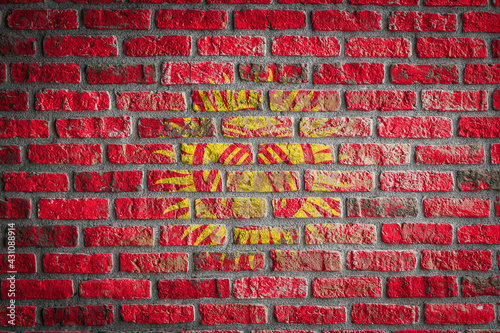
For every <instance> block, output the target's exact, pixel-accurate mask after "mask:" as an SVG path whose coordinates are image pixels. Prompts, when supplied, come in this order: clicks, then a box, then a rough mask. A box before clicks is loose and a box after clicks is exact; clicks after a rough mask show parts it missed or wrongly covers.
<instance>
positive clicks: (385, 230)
mask: <svg viewBox="0 0 500 333" xmlns="http://www.w3.org/2000/svg"><path fill="white" fill-rule="evenodd" d="M452 240H453V227H452V225H451V224H446V223H402V224H399V223H384V224H383V225H382V242H384V243H386V244H440V245H449V244H451V242H452Z"/></svg>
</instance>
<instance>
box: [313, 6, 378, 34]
mask: <svg viewBox="0 0 500 333" xmlns="http://www.w3.org/2000/svg"><path fill="white" fill-rule="evenodd" d="M312 21H313V29H314V30H316V31H374V30H382V15H380V13H379V12H374V11H368V10H363V11H357V12H344V11H341V10H323V11H314V12H313V16H312Z"/></svg>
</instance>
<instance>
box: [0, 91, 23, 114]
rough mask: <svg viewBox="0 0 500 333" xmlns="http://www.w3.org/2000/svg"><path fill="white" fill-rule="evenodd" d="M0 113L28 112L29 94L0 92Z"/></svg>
mask: <svg viewBox="0 0 500 333" xmlns="http://www.w3.org/2000/svg"><path fill="white" fill-rule="evenodd" d="M0 111H28V93H27V92H26V91H17V90H0Z"/></svg>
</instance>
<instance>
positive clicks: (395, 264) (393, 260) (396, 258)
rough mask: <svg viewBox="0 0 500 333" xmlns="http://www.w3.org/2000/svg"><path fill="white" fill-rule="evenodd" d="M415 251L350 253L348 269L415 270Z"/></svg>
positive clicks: (379, 270)
mask: <svg viewBox="0 0 500 333" xmlns="http://www.w3.org/2000/svg"><path fill="white" fill-rule="evenodd" d="M416 262H417V257H416V254H415V252H414V251H390V250H378V251H349V254H348V257H347V265H346V266H347V269H349V270H352V271H375V272H403V271H411V270H414V269H415V266H416Z"/></svg>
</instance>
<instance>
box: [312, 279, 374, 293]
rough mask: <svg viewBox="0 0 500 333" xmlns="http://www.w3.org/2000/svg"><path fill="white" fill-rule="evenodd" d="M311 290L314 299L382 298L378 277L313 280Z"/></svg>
mask: <svg viewBox="0 0 500 333" xmlns="http://www.w3.org/2000/svg"><path fill="white" fill-rule="evenodd" d="M312 288H313V297H316V298H349V297H382V281H381V279H380V278H379V277H342V278H336V279H329V278H325V279H314V281H313V283H312Z"/></svg>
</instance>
